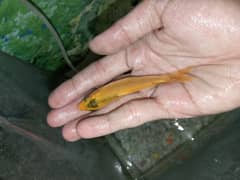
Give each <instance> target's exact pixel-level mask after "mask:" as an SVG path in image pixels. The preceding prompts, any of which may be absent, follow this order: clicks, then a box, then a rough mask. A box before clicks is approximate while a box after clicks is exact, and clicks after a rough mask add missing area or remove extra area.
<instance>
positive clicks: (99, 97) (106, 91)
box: [78, 68, 192, 111]
mask: <svg viewBox="0 0 240 180" xmlns="http://www.w3.org/2000/svg"><path fill="white" fill-rule="evenodd" d="M190 70H191V68H185V69H182V70H179V71H176V72H173V73H168V74H162V75H150V76H131V77H127V78H123V79H119V80H116V81H113V82H110V83H109V84H106V85H104V86H102V87H100V88H98V89H97V90H95V91H93V92H92V93H91V94H90V95H89V96H87V97H86V98H84V99H83V100H82V101H81V102H80V103H79V105H78V106H79V109H80V110H85V111H94V110H99V109H102V108H103V107H105V106H107V105H109V104H110V103H112V102H113V101H116V100H118V99H119V98H120V97H122V96H126V95H129V94H132V93H135V92H138V91H140V90H142V89H146V88H151V87H154V86H157V85H159V84H162V83H172V82H185V81H189V80H191V79H192V78H191V77H190V75H188V73H189V72H190Z"/></svg>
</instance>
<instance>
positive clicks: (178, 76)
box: [169, 67, 192, 82]
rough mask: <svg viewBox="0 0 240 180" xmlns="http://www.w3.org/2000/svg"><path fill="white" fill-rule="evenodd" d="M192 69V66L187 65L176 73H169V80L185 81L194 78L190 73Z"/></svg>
mask: <svg viewBox="0 0 240 180" xmlns="http://www.w3.org/2000/svg"><path fill="white" fill-rule="evenodd" d="M191 69H192V68H191V67H187V68H184V69H181V70H178V71H176V72H174V73H169V82H185V81H190V80H192V77H191V76H190V75H189V74H188V73H189V72H190V71H191Z"/></svg>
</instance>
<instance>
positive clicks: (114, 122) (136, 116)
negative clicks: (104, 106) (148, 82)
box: [62, 99, 170, 141]
mask: <svg viewBox="0 0 240 180" xmlns="http://www.w3.org/2000/svg"><path fill="white" fill-rule="evenodd" d="M146 107H147V108H146ZM161 118H170V115H169V113H168V112H167V111H166V110H165V109H163V108H162V106H161V105H160V104H159V103H157V102H156V101H155V100H154V99H142V100H135V101H131V102H129V103H127V104H125V105H123V106H122V107H120V108H118V109H116V110H114V111H112V112H111V113H108V114H105V115H102V116H96V117H90V118H88V119H84V120H82V121H78V123H77V122H76V121H74V122H72V123H69V124H68V125H66V126H65V127H64V128H63V132H62V133H63V137H64V138H65V139H66V140H68V141H76V140H79V139H81V138H94V137H99V136H104V135H107V134H111V133H113V132H116V131H118V130H121V129H126V128H132V127H136V126H139V125H141V124H143V123H145V122H147V121H150V120H156V119H161Z"/></svg>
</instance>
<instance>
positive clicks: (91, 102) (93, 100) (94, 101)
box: [87, 99, 98, 108]
mask: <svg viewBox="0 0 240 180" xmlns="http://www.w3.org/2000/svg"><path fill="white" fill-rule="evenodd" d="M87 106H88V107H89V108H97V107H98V103H97V101H96V99H92V100H90V101H89V103H88V105H87Z"/></svg>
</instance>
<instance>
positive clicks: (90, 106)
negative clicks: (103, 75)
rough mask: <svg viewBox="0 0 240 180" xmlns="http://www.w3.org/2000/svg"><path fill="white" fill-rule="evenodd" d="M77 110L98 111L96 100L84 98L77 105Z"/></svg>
mask: <svg viewBox="0 0 240 180" xmlns="http://www.w3.org/2000/svg"><path fill="white" fill-rule="evenodd" d="M79 109H80V110H83V111H94V110H98V109H99V105H98V102H97V99H95V98H85V99H83V100H82V101H81V102H80V103H79Z"/></svg>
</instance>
